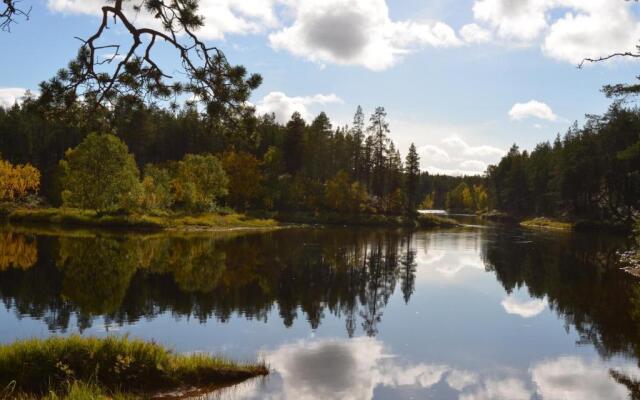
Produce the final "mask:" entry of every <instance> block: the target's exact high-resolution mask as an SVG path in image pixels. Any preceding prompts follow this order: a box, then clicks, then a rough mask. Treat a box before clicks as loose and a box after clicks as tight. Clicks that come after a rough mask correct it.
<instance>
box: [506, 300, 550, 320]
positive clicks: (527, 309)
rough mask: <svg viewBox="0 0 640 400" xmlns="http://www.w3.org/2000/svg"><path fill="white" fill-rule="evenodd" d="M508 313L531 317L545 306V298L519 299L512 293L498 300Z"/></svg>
mask: <svg viewBox="0 0 640 400" xmlns="http://www.w3.org/2000/svg"><path fill="white" fill-rule="evenodd" d="M500 304H501V305H502V307H503V308H504V310H505V311H506V312H507V313H508V314H514V315H519V316H521V317H522V318H531V317H535V316H536V315H538V314H540V313H541V312H543V311H544V309H545V308H546V307H547V300H546V299H542V300H541V299H531V300H527V301H524V300H520V299H518V298H516V297H515V296H513V295H510V296H507V297H505V298H504V300H502V302H500Z"/></svg>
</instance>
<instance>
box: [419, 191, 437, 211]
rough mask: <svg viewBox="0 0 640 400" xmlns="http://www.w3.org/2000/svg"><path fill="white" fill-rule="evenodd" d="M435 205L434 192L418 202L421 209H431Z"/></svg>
mask: <svg viewBox="0 0 640 400" xmlns="http://www.w3.org/2000/svg"><path fill="white" fill-rule="evenodd" d="M434 205H435V192H431V193H429V194H428V195H427V196H426V197H425V198H424V200H422V203H420V209H422V210H432V209H433V206H434Z"/></svg>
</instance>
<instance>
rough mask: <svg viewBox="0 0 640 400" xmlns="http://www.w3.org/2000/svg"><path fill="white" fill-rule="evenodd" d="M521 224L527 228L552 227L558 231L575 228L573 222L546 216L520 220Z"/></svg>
mask: <svg viewBox="0 0 640 400" xmlns="http://www.w3.org/2000/svg"><path fill="white" fill-rule="evenodd" d="M520 226H524V227H525V228H536V229H551V230H558V231H570V230H572V229H573V224H572V223H569V222H562V221H557V220H553V219H550V218H545V217H540V218H533V219H529V220H525V221H522V222H520Z"/></svg>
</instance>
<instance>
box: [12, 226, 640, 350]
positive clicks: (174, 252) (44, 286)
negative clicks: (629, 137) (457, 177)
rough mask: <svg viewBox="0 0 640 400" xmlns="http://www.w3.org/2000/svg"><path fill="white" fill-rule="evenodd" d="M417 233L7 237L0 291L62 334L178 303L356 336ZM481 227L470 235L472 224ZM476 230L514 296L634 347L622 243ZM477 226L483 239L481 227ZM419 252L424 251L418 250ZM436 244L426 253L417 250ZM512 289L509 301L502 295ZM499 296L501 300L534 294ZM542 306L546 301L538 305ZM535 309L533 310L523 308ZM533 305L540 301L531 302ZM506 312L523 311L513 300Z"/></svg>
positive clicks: (404, 265) (412, 262) (401, 272)
mask: <svg viewBox="0 0 640 400" xmlns="http://www.w3.org/2000/svg"><path fill="white" fill-rule="evenodd" d="M415 235H416V234H411V233H407V232H401V231H371V230H366V231H363V230H352V229H309V230H300V229H295V230H283V231H277V232H271V233H261V234H237V233H236V234H231V235H222V236H220V235H218V236H216V235H211V234H206V235H203V234H194V235H178V234H157V235H109V234H104V235H96V234H74V235H63V236H55V235H38V236H37V240H36V236H34V235H25V234H20V233H15V232H2V234H0V249H1V250H3V251H2V256H1V257H0V297H1V298H2V300H3V302H4V304H5V306H6V307H7V308H8V309H12V310H14V312H15V313H16V314H17V315H19V316H22V315H28V316H32V317H36V318H41V319H42V320H44V321H45V322H46V323H47V325H48V327H49V329H50V330H52V331H65V330H67V329H68V328H69V327H70V323H71V321H74V318H72V316H75V323H76V324H77V327H78V328H79V329H80V330H83V329H86V328H88V327H90V326H91V325H92V323H93V322H94V320H95V319H96V317H103V318H104V322H105V323H106V324H107V325H127V324H131V323H134V322H135V321H138V320H139V319H141V318H147V319H151V318H155V317H157V316H158V315H160V314H164V313H171V314H173V315H174V316H177V317H189V318H196V319H197V320H199V321H201V322H205V321H208V320H209V319H211V318H214V319H216V320H218V321H222V322H225V321H228V320H229V319H230V318H231V317H232V316H234V315H239V316H241V317H244V318H247V319H253V320H259V321H266V319H267V317H268V315H270V313H271V312H272V311H276V312H277V314H278V315H279V316H280V318H281V319H282V322H283V323H284V325H285V326H287V327H289V326H291V325H292V324H293V323H294V321H295V320H296V319H298V318H305V319H306V320H307V321H308V323H309V325H310V326H311V327H312V328H317V327H318V326H319V325H320V323H321V322H322V320H323V318H325V316H326V315H335V316H338V317H339V318H340V319H342V321H343V322H344V324H345V329H346V331H347V333H348V335H349V336H354V335H355V332H356V331H357V330H358V329H362V330H363V331H364V332H365V333H366V334H367V335H369V336H375V335H377V333H378V326H379V324H380V322H381V321H382V319H383V315H384V310H385V308H386V306H387V305H388V303H389V300H390V298H391V296H392V295H393V294H394V292H395V291H396V289H398V291H399V293H401V295H402V297H403V298H404V301H405V302H409V301H410V299H411V296H412V294H413V292H414V290H415V280H416V268H417V261H416V260H417V253H416V247H415V246H416V242H417V243H420V241H421V240H423V239H424V237H422V238H423V239H416V237H415ZM474 235H475V233H474ZM477 235H483V237H484V239H483V240H481V241H478V243H481V244H482V246H481V248H480V249H479V251H480V253H481V256H482V260H483V262H484V266H485V268H486V269H487V270H488V271H491V272H494V273H495V274H496V277H497V279H498V281H499V282H500V283H501V284H502V286H503V287H504V288H505V290H506V291H507V293H512V292H513V291H514V290H516V289H518V288H525V287H526V288H527V290H528V291H529V294H530V295H531V297H533V298H534V299H536V300H534V301H537V302H538V303H540V304H542V305H543V306H544V307H546V305H547V304H548V307H549V308H550V309H552V310H553V311H554V312H556V313H557V314H558V315H560V316H562V317H563V318H564V319H565V321H566V324H567V326H568V327H569V326H573V327H575V329H576V330H577V332H578V333H579V335H580V343H583V344H586V343H588V344H593V345H594V346H595V348H596V349H597V350H598V351H599V352H600V354H601V355H603V356H605V357H608V356H611V355H614V354H625V355H628V356H631V357H633V358H637V357H638V355H640V286H639V285H638V283H637V281H635V280H633V279H630V278H629V277H627V276H625V275H624V274H623V273H622V272H621V271H619V269H618V268H617V264H616V262H617V255H616V251H617V250H618V249H619V247H620V243H619V241H616V240H610V239H609V238H607V237H597V236H580V235H564V236H562V235H558V236H555V235H552V236H549V235H535V234H531V233H523V232H520V231H517V232H515V233H514V231H509V230H505V229H495V230H486V231H483V232H481V233H477ZM473 237H475V236H473ZM421 252H424V250H421ZM425 258H428V254H423V253H421V254H420V259H425ZM507 300H508V301H507ZM507 300H505V301H503V306H504V307H506V308H505V309H507V310H511V309H513V308H518V309H520V308H522V307H523V306H532V305H536V304H534V303H533V302H529V303H531V304H529V303H527V304H524V305H523V304H520V303H518V302H517V300H515V299H507ZM544 307H543V308H544ZM529 308H530V307H529ZM529 311H530V312H533V311H531V310H529ZM511 312H515V311H514V310H511Z"/></svg>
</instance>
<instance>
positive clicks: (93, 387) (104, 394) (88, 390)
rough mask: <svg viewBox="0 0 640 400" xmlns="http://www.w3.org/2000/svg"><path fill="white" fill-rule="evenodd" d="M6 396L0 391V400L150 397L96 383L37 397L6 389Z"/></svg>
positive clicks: (128, 399) (69, 386)
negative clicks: (119, 390)
mask: <svg viewBox="0 0 640 400" xmlns="http://www.w3.org/2000/svg"><path fill="white" fill-rule="evenodd" d="M4 392H5V393H4V394H3V392H2V391H0V399H2V400H5V399H15V400H141V399H144V398H146V397H148V396H143V395H136V394H132V393H121V392H112V391H109V390H107V389H105V388H103V387H101V386H100V385H97V384H95V383H85V382H78V381H74V382H66V383H65V384H63V385H61V386H60V387H57V388H53V387H52V388H49V390H48V391H47V393H43V394H40V395H36V394H33V393H16V392H14V391H12V390H11V388H6V389H5V390H4Z"/></svg>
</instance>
